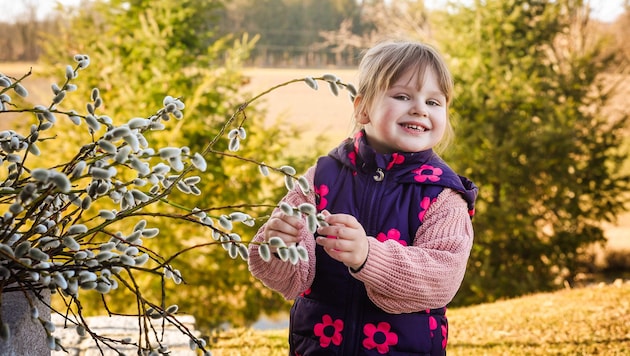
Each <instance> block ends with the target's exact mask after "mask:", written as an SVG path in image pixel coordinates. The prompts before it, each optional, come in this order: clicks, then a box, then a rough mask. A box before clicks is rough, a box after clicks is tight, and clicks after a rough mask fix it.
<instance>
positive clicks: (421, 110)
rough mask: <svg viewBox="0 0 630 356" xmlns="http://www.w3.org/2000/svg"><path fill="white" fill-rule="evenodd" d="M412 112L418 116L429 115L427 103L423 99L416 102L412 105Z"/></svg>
mask: <svg viewBox="0 0 630 356" xmlns="http://www.w3.org/2000/svg"><path fill="white" fill-rule="evenodd" d="M410 113H411V115H417V116H429V111H428V110H427V105H426V104H425V103H423V102H421V101H415V102H414V104H413V105H412V106H411V110H410Z"/></svg>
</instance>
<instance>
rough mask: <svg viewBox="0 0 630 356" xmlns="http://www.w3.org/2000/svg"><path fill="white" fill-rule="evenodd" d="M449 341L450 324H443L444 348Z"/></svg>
mask: <svg viewBox="0 0 630 356" xmlns="http://www.w3.org/2000/svg"><path fill="white" fill-rule="evenodd" d="M447 342H448V326H446V325H444V324H442V349H443V350H445V349H446V343H447Z"/></svg>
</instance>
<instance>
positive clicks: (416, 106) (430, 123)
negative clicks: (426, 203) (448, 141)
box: [355, 68, 448, 153]
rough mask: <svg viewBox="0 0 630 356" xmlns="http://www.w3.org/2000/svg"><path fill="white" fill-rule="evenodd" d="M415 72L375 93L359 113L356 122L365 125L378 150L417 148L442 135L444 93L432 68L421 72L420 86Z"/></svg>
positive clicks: (410, 72)
mask: <svg viewBox="0 0 630 356" xmlns="http://www.w3.org/2000/svg"><path fill="white" fill-rule="evenodd" d="M417 75H418V73H417V72H416V71H413V70H409V71H407V73H405V74H404V75H403V76H402V77H401V78H400V79H399V80H398V81H397V82H395V83H394V84H393V85H392V86H391V87H390V88H389V89H388V90H387V91H385V92H384V93H380V94H379V95H377V96H376V97H375V98H374V102H373V103H371V105H369V107H367V108H366V111H365V112H362V113H358V117H357V122H358V123H360V124H363V125H364V129H365V132H366V136H367V141H368V143H369V144H370V146H372V148H374V149H375V150H376V151H377V152H379V153H393V152H420V151H425V150H428V149H430V148H433V147H434V146H435V145H436V144H437V143H438V142H439V141H440V140H441V139H442V136H443V135H444V131H445V130H446V126H447V120H448V118H447V103H446V97H445V95H444V94H443V93H442V91H441V89H440V86H439V85H438V81H437V77H436V75H435V73H434V70H433V69H431V68H428V69H427V70H426V73H424V82H423V83H422V87H421V88H418V87H417V83H418V80H417ZM358 99H359V100H360V99H361V98H360V97H358ZM359 100H357V101H355V107H357V105H358V103H359Z"/></svg>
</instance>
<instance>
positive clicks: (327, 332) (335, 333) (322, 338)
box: [313, 314, 343, 347]
mask: <svg viewBox="0 0 630 356" xmlns="http://www.w3.org/2000/svg"><path fill="white" fill-rule="evenodd" d="M342 330H343V320H341V319H337V320H335V321H333V320H332V317H331V316H330V315H328V314H326V315H324V316H323V317H322V322H321V323H317V324H315V328H314V329H313V332H314V333H315V336H319V345H320V346H321V347H328V346H330V343H331V342H332V343H333V344H335V345H337V346H339V345H341V340H342V339H343V337H342V336H341V331H342Z"/></svg>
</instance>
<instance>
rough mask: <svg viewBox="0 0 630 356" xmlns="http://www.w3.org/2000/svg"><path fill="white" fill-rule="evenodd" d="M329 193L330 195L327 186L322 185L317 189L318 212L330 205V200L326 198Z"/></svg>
mask: <svg viewBox="0 0 630 356" xmlns="http://www.w3.org/2000/svg"><path fill="white" fill-rule="evenodd" d="M328 193H329V189H328V186H327V185H326V184H322V185H320V186H319V187H315V194H317V195H319V203H317V210H318V211H322V210H324V209H326V206H327V205H328V200H327V199H326V198H324V197H325V196H326V195H328Z"/></svg>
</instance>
